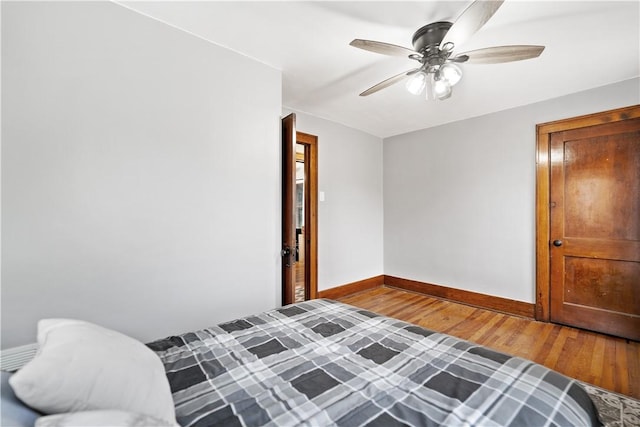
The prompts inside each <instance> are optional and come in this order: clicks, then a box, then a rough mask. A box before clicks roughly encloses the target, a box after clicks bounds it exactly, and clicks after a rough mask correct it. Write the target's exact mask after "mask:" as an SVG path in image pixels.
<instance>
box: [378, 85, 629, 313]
mask: <svg viewBox="0 0 640 427" xmlns="http://www.w3.org/2000/svg"><path fill="white" fill-rule="evenodd" d="M445 102H446V101H445ZM638 103H640V84H639V79H633V80H628V81H624V82H621V83H618V84H614V85H610V86H606V87H602V88H598V89H593V90H589V91H586V92H580V93H576V94H573V95H569V96H564V97H561V98H557V99H554V100H550V101H545V102H541V103H537V104H532V105H527V106H523V107H519V108H515V109H511V110H507V111H502V112H499V113H495V114H489V115H486V116H482V117H477V118H474V119H469V120H464V121H460V122H455V123H450V124H447V125H443V126H438V127H435V128H431V129H425V130H422V131H418V132H413V133H410V134H405V135H400V136H396V137H392V138H388V139H385V140H384V272H385V274H387V275H392V276H398V277H402V278H406V279H413V280H418V281H422V282H427V283H433V284H438V285H443V286H448V287H453V288H458V289H465V290H469V291H474V292H479V293H483V294H489V295H496V296H500V297H504V298H510V299H514V300H519V301H525V302H534V301H535V146H536V140H535V136H536V124H538V123H544V122H548V121H553V120H559V119H563V118H569V117H574V116H579V115H583V114H590V113H595V112H598V111H604V110H609V109H613V108H619V107H625V106H629V105H634V104H638Z"/></svg>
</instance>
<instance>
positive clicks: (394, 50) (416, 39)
mask: <svg viewBox="0 0 640 427" xmlns="http://www.w3.org/2000/svg"><path fill="white" fill-rule="evenodd" d="M503 2H504V0H476V1H474V2H473V3H471V5H469V7H467V9H465V10H464V12H462V14H461V15H460V16H459V17H458V19H456V21H455V22H453V23H452V22H447V21H439V22H433V23H431V24H427V25H425V26H423V27H421V28H420V29H418V30H417V31H416V32H415V33H414V34H413V38H412V45H413V50H412V49H409V48H405V47H402V46H396V45H393V44H389V43H384V42H376V41H372V40H362V39H355V40H353V41H352V42H351V43H350V44H351V46H354V47H357V48H360V49H364V50H368V51H371V52H376V53H380V54H383V55H392V56H406V57H407V58H409V59H412V60H414V61H418V62H419V63H420V65H419V66H418V68H414V69H412V70H409V71H407V72H403V73H400V74H398V75H396V76H393V77H390V78H388V79H386V80H383V81H382V82H380V83H378V84H376V85H374V86H372V87H370V88H369V89H367V90H365V91H364V92H362V93H361V94H360V96H368V95H371V94H372V93H375V92H378V91H379V90H381V89H384V88H386V87H389V86H391V85H392V84H394V83H397V82H399V81H401V80H404V79H405V78H409V80H408V81H407V83H406V88H407V90H408V91H409V92H410V93H412V94H414V95H420V94H421V93H422V91H423V90H425V88H427V91H426V94H427V99H439V100H443V99H447V98H449V97H451V93H452V87H453V86H455V85H456V84H457V83H458V82H459V81H460V79H461V78H462V69H461V68H460V67H459V66H458V65H456V63H463V62H470V63H479V64H480V63H484V64H497V63H502V62H513V61H521V60H524V59H530V58H536V57H538V56H540V54H541V53H542V51H543V50H544V46H533V45H514V46H495V47H489V48H484V49H477V50H472V51H469V52H464V53H458V54H455V55H454V49H456V47H457V46H459V45H461V44H462V43H464V42H465V41H466V40H467V39H468V38H469V37H471V36H472V35H473V34H475V33H476V31H478V30H479V29H480V28H482V26H483V25H484V24H486V23H487V21H488V20H489V19H490V18H491V17H492V16H493V15H494V14H495V13H496V11H497V10H498V8H500V6H501V5H502V3H503Z"/></svg>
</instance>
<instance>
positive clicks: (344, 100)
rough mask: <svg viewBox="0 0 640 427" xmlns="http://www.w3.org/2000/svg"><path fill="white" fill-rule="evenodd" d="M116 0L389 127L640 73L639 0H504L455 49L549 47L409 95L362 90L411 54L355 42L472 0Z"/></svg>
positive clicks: (299, 91) (449, 14)
mask: <svg viewBox="0 0 640 427" xmlns="http://www.w3.org/2000/svg"><path fill="white" fill-rule="evenodd" d="M118 3H119V4H122V5H123V6H126V7H129V8H131V9H134V10H136V11H139V12H140V13H143V14H145V15H148V16H150V17H153V18H155V19H158V20H160V21H162V22H165V23H167V24H170V25H172V26H175V27H178V28H181V29H183V30H185V31H188V32H190V33H193V34H195V35H197V36H199V37H202V38H203V39H206V40H209V41H211V42H212V43H215V44H218V45H220V46H224V47H227V48H229V49H232V50H234V51H236V52H239V53H242V54H244V55H246V56H249V57H251V58H254V59H256V60H258V61H260V62H263V63H265V64H268V65H270V66H272V67H274V68H276V69H279V70H282V75H283V88H282V91H283V93H282V98H283V105H284V106H285V107H287V108H290V109H294V110H298V111H302V112H305V113H308V114H312V115H315V116H318V117H321V118H325V119H328V120H331V121H334V122H338V123H342V124H345V125H347V126H350V127H353V128H356V129H360V130H362V131H365V132H368V133H370V134H373V135H376V136H379V137H383V138H384V137H388V136H393V135H398V134H402V133H406V132H410V131H414V130H418V129H423V128H427V127H431V126H436V125H439V124H443V123H448V122H452V121H456V120H462V119H466V118H470V117H476V116H480V115H483V114H487V113H491V112H495V111H500V110H504V109H508V108H513V107H516V106H520V105H525V104H530V103H533V102H537V101H542V100H545V99H549V98H555V97H558V96H562V95H566V94H569V93H573V92H578V91H582V90H586V89H589V88H594V87H598V86H603V85H606V84H610V83H614V82H619V81H622V80H626V79H630V78H633V77H637V76H640V1H638V0H635V1H622V2H613V1H541V0H538V1H519V0H507V1H505V3H504V4H503V5H502V7H501V8H500V9H499V10H498V12H497V13H496V14H495V15H494V16H493V18H491V20H490V21H489V22H488V23H487V24H486V25H485V26H484V27H483V28H482V29H481V30H480V31H479V32H478V33H476V34H475V35H474V36H473V37H472V38H471V39H470V40H469V41H468V42H467V43H465V45H464V46H460V47H459V48H457V49H456V51H457V52H462V51H465V50H471V49H477V48H482V47H489V46H496V45H509V44H533V45H544V46H546V49H545V51H544V52H543V53H542V55H541V56H540V57H539V58H537V59H530V60H526V61H521V62H515V63H506V64H492V65H485V64H463V65H462V68H463V72H464V76H463V78H462V81H461V82H460V83H458V85H456V86H455V88H454V92H453V95H452V97H451V98H449V99H447V100H444V101H426V100H425V99H424V97H421V96H414V95H411V94H409V93H408V92H407V91H406V89H405V87H404V84H403V83H402V82H401V83H398V84H396V85H394V86H391V87H389V88H387V89H383V90H382V91H380V92H377V93H375V94H373V95H370V96H368V97H360V96H358V94H359V93H360V92H362V91H363V90H365V89H367V88H369V87H370V86H373V85H374V84H376V83H378V82H379V81H381V80H384V79H386V78H387V77H390V76H392V75H395V74H397V73H400V72H402V71H406V70H409V69H411V68H414V67H415V64H416V63H415V62H414V61H412V60H409V59H405V58H399V57H388V56H383V55H379V54H375V53H372V52H367V51H364V50H361V49H356V48H354V47H351V46H349V42H350V41H351V40H353V39H354V38H362V39H370V40H377V41H384V42H388V43H393V44H397V45H401V46H405V47H409V48H410V47H411V37H412V35H413V33H414V32H415V30H417V29H418V28H419V27H421V26H423V25H425V24H428V23H430V22H434V21H438V20H449V21H453V20H454V19H455V18H456V17H457V16H458V15H459V14H460V13H461V12H462V11H463V10H464V9H465V7H466V6H467V5H469V4H470V3H471V2H470V1H462V2H457V1H455V2H454V1H421V2H401V1H391V2H381V1H374V2H370V1H355V2H342V1H281V2H267V1H257V2H248V1H195V2H187V1H160V2H147V1H144V2H143V1H120V2H118ZM639 97H640V94H639Z"/></svg>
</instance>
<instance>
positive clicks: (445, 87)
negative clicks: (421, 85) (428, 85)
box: [433, 79, 451, 99]
mask: <svg viewBox="0 0 640 427" xmlns="http://www.w3.org/2000/svg"><path fill="white" fill-rule="evenodd" d="M433 93H434V94H435V95H436V97H437V98H438V99H447V98H448V97H450V96H451V85H450V84H449V82H448V81H446V80H444V79H440V80H434V81H433Z"/></svg>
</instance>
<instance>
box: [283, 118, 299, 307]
mask: <svg viewBox="0 0 640 427" xmlns="http://www.w3.org/2000/svg"><path fill="white" fill-rule="evenodd" d="M295 206H296V116H295V114H290V115H288V116H286V117H285V118H283V119H282V248H281V252H280V255H281V257H282V304H283V305H287V304H292V303H293V302H295V286H296V269H295V263H296V257H295V248H296V224H295Z"/></svg>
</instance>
